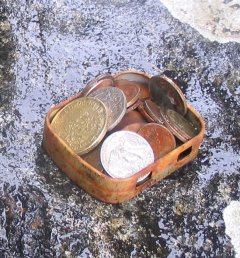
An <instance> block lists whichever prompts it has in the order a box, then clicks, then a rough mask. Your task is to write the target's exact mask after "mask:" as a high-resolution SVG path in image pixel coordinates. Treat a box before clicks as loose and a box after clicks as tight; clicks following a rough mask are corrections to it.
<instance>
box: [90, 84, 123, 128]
mask: <svg viewBox="0 0 240 258" xmlns="http://www.w3.org/2000/svg"><path fill="white" fill-rule="evenodd" d="M89 96H91V97H93V98H97V99H99V100H101V101H102V102H103V103H104V104H105V106H106V107H107V109H108V112H109V120H108V131H110V130H112V129H113V128H114V127H115V126H116V125H117V124H118V123H119V122H120V121H121V119H122V118H123V116H124V114H125V113H126V107H127V101H126V97H125V96H124V94H123V92H122V91H121V90H120V89H118V88H115V87H105V88H102V89H99V90H96V91H94V92H92V93H90V94H89Z"/></svg>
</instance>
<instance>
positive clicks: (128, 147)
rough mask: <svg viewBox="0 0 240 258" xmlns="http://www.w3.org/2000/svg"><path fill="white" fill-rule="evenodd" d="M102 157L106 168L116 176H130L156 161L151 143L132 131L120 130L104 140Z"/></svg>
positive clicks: (110, 173)
mask: <svg viewBox="0 0 240 258" xmlns="http://www.w3.org/2000/svg"><path fill="white" fill-rule="evenodd" d="M100 157H101V162H102V165H103V167H104V169H105V170H106V172H107V173H108V174H109V175H110V176H112V177H114V178H127V177H130V176H132V175H133V174H135V173H136V172H138V171H140V170H141V169H143V168H145V167H146V166H148V165H150V164H151V163H152V162H154V154H153V150H152V148H151V146H150V144H149V143H148V142H147V141H146V140H145V139H144V138H143V137H142V136H140V135H138V134H137V133H134V132H130V131H119V132H115V133H113V134H111V135H110V136H108V137H107V138H106V140H105V141H104V142H103V145H102V148H101V152H100ZM139 180H143V178H140V179H139Z"/></svg>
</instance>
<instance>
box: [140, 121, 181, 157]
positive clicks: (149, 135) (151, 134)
mask: <svg viewBox="0 0 240 258" xmlns="http://www.w3.org/2000/svg"><path fill="white" fill-rule="evenodd" d="M138 134H140V135H141V136H143V137H144V138H145V139H146V140H147V141H148V142H149V144H150V145H151V147H152V150H153V153H154V158H155V160H157V159H159V158H161V157H163V156H164V155H166V154H167V153H169V152H170V151H172V150H174V149H175V148H176V141H175V138H174V136H173V134H172V133H171V132H170V131H169V130H168V129H167V128H166V127H164V126H162V125H159V124H156V123H148V124H146V125H144V126H142V127H141V128H140V129H139V131H138Z"/></svg>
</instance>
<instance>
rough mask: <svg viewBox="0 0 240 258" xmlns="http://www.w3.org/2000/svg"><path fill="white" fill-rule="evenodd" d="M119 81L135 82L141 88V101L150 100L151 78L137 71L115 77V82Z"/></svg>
mask: <svg viewBox="0 0 240 258" xmlns="http://www.w3.org/2000/svg"><path fill="white" fill-rule="evenodd" d="M117 80H128V81H132V82H135V83H136V84H137V85H138V87H139V88H140V99H148V98H150V97H151V96H150V92H149V88H148V83H149V77H148V76H147V75H145V74H144V73H141V72H137V71H127V72H123V73H120V74H119V75H117V77H115V81H117Z"/></svg>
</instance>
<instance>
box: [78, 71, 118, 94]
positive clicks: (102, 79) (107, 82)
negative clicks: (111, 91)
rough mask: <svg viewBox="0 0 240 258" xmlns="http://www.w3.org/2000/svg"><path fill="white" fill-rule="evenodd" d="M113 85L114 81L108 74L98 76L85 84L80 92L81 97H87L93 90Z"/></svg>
mask: <svg viewBox="0 0 240 258" xmlns="http://www.w3.org/2000/svg"><path fill="white" fill-rule="evenodd" d="M113 85H114V79H113V77H112V76H111V75H110V74H108V73H105V74H100V75H99V76H97V77H96V78H94V79H93V80H91V81H90V82H88V83H87V85H86V86H85V88H84V89H83V90H82V96H88V95H89V94H90V93H91V92H92V91H94V90H97V89H100V88H103V87H108V86H113Z"/></svg>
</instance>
